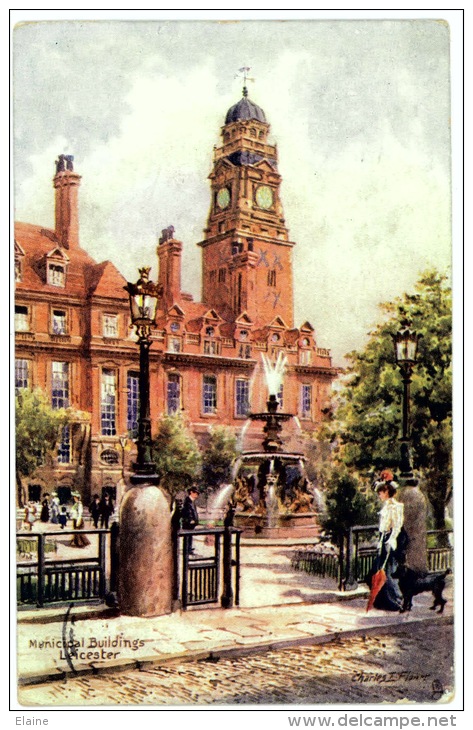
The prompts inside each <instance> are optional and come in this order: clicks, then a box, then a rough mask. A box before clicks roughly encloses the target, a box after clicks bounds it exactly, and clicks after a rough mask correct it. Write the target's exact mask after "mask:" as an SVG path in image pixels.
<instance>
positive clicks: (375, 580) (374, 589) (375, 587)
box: [366, 550, 389, 613]
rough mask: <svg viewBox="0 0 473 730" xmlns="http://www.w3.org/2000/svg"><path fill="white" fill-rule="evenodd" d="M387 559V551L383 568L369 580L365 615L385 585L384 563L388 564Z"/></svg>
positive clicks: (384, 564)
mask: <svg viewBox="0 0 473 730" xmlns="http://www.w3.org/2000/svg"><path fill="white" fill-rule="evenodd" d="M388 557H389V550H388V554H387V555H386V560H385V561H384V563H383V567H382V568H380V569H379V570H377V571H376V573H374V575H373V577H372V578H371V590H370V595H369V596H368V604H367V606H366V613H368V611H369V610H370V608H373V604H374V602H375V599H376V596H377V595H378V593H379V592H380V590H381V588H382V587H383V586H384V584H385V583H386V580H387V578H386V571H385V570H384V569H385V567H386V563H387V562H388Z"/></svg>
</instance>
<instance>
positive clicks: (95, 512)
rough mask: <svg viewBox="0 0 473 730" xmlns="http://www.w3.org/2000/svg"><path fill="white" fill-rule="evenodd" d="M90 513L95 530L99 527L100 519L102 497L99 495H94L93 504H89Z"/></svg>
mask: <svg viewBox="0 0 473 730" xmlns="http://www.w3.org/2000/svg"><path fill="white" fill-rule="evenodd" d="M89 513H90V516H91V517H92V522H93V523H94V527H95V529H97V528H98V526H99V517H100V497H99V495H98V494H94V496H93V497H92V502H91V503H90V504H89Z"/></svg>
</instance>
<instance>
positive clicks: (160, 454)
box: [152, 413, 202, 498]
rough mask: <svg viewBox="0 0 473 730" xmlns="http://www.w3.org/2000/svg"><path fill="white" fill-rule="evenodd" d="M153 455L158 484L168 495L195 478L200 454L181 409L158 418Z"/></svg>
mask: <svg viewBox="0 0 473 730" xmlns="http://www.w3.org/2000/svg"><path fill="white" fill-rule="evenodd" d="M152 458H153V461H154V463H155V465H156V472H157V474H158V475H159V477H160V480H161V481H160V485H161V486H162V487H163V489H165V490H166V491H167V492H168V494H169V495H170V497H171V498H174V497H175V496H176V494H177V493H178V492H180V491H181V490H182V489H186V488H188V487H189V486H190V485H191V484H192V482H194V481H195V480H196V479H198V477H199V475H200V470H201V464H202V456H201V453H200V450H199V446H198V444H197V441H196V439H195V437H194V436H193V435H192V433H191V432H190V430H189V428H188V427H187V424H186V422H185V420H184V419H183V417H182V416H181V414H180V413H177V414H175V415H170V416H168V415H165V416H162V418H161V419H160V421H159V427H158V432H157V434H156V438H155V439H154V440H153V444H152Z"/></svg>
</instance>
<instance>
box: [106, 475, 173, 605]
mask: <svg viewBox="0 0 473 730" xmlns="http://www.w3.org/2000/svg"><path fill="white" fill-rule="evenodd" d="M172 590H173V557H172V541H171V513H170V510H169V504H168V501H167V499H166V497H165V496H164V494H163V492H162V491H161V489H159V487H157V486H154V485H152V484H143V485H140V486H132V487H131V488H130V489H128V491H126V492H125V495H124V497H123V501H122V504H121V509H120V562H119V582H118V600H119V605H120V612H121V613H123V614H125V615H127V616H143V617H146V616H162V615H163V614H167V613H171V610H172Z"/></svg>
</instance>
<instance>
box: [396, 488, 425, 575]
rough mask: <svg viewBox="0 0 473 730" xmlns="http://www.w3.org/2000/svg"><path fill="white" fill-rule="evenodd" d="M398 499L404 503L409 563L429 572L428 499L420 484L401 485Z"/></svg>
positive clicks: (420, 570)
mask: <svg viewBox="0 0 473 730" xmlns="http://www.w3.org/2000/svg"><path fill="white" fill-rule="evenodd" d="M396 499H397V500H398V501H399V502H402V503H403V505H404V528H405V530H406V532H407V535H408V537H409V544H408V546H407V554H406V562H407V565H408V567H409V568H412V570H416V571H419V572H420V573H427V572H428V570H429V564H428V558H427V500H426V499H425V497H424V495H423V494H422V492H421V490H420V489H419V487H418V486H401V487H400V489H399V491H398V493H397V495H396Z"/></svg>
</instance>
